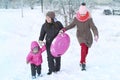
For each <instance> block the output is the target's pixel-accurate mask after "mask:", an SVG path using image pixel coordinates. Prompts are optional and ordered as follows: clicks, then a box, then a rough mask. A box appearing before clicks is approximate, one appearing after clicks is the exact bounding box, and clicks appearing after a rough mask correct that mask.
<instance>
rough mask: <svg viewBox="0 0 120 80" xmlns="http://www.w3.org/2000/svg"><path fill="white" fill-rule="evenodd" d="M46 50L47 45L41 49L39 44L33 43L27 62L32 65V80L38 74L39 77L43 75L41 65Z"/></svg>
mask: <svg viewBox="0 0 120 80" xmlns="http://www.w3.org/2000/svg"><path fill="white" fill-rule="evenodd" d="M45 50H46V47H45V45H43V46H42V48H40V46H39V44H38V43H37V42H36V41H33V42H32V43H31V50H30V52H29V54H28V55H27V58H26V61H27V64H28V63H30V65H31V74H32V78H33V79H35V78H36V72H37V74H38V76H40V74H41V64H42V62H43V60H42V53H43V52H44V51H45Z"/></svg>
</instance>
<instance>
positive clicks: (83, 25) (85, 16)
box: [60, 3, 98, 70]
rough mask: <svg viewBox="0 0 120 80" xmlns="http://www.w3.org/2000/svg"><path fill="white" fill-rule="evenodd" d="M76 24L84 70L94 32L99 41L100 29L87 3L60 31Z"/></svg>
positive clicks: (83, 4) (95, 38) (82, 5)
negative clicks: (94, 21)
mask: <svg viewBox="0 0 120 80" xmlns="http://www.w3.org/2000/svg"><path fill="white" fill-rule="evenodd" d="M75 26H77V33H76V35H77V39H78V42H79V44H80V46H81V59H80V66H81V67H82V70H86V69H85V67H86V57H87V55H88V50H89V48H90V47H91V45H92V43H93V36H92V32H93V34H94V40H95V41H97V40H98V29H97V27H96V26H95V24H94V23H93V20H92V17H91V16H90V13H89V11H88V9H87V7H86V4H85V3H82V4H81V6H80V8H79V10H78V12H77V13H76V16H75V18H74V20H73V21H72V23H71V24H70V25H68V26H66V27H64V28H63V29H62V30H60V33H62V32H65V31H67V30H69V29H72V28H74V27H75ZM91 31H92V32H91Z"/></svg>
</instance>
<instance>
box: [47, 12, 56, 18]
mask: <svg viewBox="0 0 120 80" xmlns="http://www.w3.org/2000/svg"><path fill="white" fill-rule="evenodd" d="M46 16H49V17H50V18H52V19H54V18H55V13H54V12H53V11H49V12H47V14H46Z"/></svg>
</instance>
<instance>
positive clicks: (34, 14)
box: [0, 8, 120, 80]
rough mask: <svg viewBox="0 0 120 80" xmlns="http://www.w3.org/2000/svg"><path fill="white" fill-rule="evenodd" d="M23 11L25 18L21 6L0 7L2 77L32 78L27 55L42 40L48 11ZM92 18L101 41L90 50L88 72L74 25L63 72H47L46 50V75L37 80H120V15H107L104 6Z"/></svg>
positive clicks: (43, 71) (27, 79)
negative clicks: (83, 63) (81, 55)
mask: <svg viewBox="0 0 120 80" xmlns="http://www.w3.org/2000/svg"><path fill="white" fill-rule="evenodd" d="M23 11H24V17H23V18H22V17H21V10H20V9H14V10H13V9H8V10H5V9H0V45H1V46H0V80H31V72H30V65H29V64H28V65H27V64H26V55H27V54H28V52H29V50H30V44H31V41H33V40H38V37H39V33H40V28H41V26H42V24H43V23H44V21H45V14H43V13H41V11H40V8H36V9H34V10H30V9H27V8H25V9H24V10H23ZM92 17H93V20H94V23H95V25H96V26H97V28H98V30H99V40H98V42H95V41H94V42H93V45H92V47H91V48H90V49H89V54H88V56H87V71H81V69H80V66H79V60H80V46H79V44H78V41H77V39H76V28H74V29H72V30H69V31H67V33H68V34H69V35H70V38H71V43H70V47H69V49H68V50H67V52H66V53H65V54H64V55H63V56H62V61H61V71H60V72H58V73H56V74H55V73H53V74H52V75H50V76H48V75H46V73H47V71H48V65H47V59H46V52H44V53H43V61H44V62H43V64H42V75H43V77H39V78H38V79H37V80H120V76H119V75H120V73H119V71H120V67H119V66H120V61H119V60H120V54H119V49H120V45H119V43H120V42H119V41H120V28H119V26H120V22H119V19H120V16H112V15H110V16H105V15H103V14H102V9H95V10H93V11H92ZM58 19H59V18H58ZM59 20H60V19H59ZM60 21H63V20H60Z"/></svg>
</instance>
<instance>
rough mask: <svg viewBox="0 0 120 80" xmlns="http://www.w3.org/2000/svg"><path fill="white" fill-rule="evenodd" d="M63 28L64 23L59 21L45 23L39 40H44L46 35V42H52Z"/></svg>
mask: <svg viewBox="0 0 120 80" xmlns="http://www.w3.org/2000/svg"><path fill="white" fill-rule="evenodd" d="M62 28H63V25H62V24H61V23H60V22H59V21H56V22H54V23H47V22H46V23H44V24H43V26H42V28H41V33H40V37H39V40H41V41H43V39H44V37H46V38H45V39H46V42H49V43H51V42H52V41H53V39H54V38H55V37H56V36H57V34H58V33H59V31H60V30H61V29H62Z"/></svg>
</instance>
